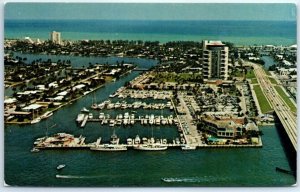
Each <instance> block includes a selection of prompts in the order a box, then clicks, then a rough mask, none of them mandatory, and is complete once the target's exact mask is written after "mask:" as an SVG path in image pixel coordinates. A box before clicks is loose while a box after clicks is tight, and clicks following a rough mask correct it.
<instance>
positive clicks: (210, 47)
mask: <svg viewBox="0 0 300 192" xmlns="http://www.w3.org/2000/svg"><path fill="white" fill-rule="evenodd" d="M202 50H203V58H202V59H203V68H202V74H203V79H204V80H213V79H216V80H217V79H221V80H227V79H228V52H229V51H228V47H226V46H225V44H223V43H222V42H221V41H203V49H202Z"/></svg>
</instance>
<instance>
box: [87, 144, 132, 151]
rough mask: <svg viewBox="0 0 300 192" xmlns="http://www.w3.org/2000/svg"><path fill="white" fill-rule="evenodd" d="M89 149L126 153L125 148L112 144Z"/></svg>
mask: <svg viewBox="0 0 300 192" xmlns="http://www.w3.org/2000/svg"><path fill="white" fill-rule="evenodd" d="M90 149H91V150H93V151H127V147H126V146H124V145H113V144H104V145H98V146H96V147H91V148H90Z"/></svg>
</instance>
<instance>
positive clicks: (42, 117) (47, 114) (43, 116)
mask: <svg viewBox="0 0 300 192" xmlns="http://www.w3.org/2000/svg"><path fill="white" fill-rule="evenodd" d="M52 115H53V112H51V111H47V112H46V113H44V114H43V115H42V116H41V119H47V118H48V117H51V116H52Z"/></svg>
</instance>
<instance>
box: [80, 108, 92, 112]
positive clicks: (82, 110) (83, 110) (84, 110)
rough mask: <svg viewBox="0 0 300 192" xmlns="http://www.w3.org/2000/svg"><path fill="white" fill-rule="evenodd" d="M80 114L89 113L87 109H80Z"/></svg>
mask: <svg viewBox="0 0 300 192" xmlns="http://www.w3.org/2000/svg"><path fill="white" fill-rule="evenodd" d="M81 112H85V113H88V112H90V111H89V110H88V109H87V108H85V107H84V108H82V109H81Z"/></svg>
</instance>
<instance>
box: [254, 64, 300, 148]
mask: <svg viewBox="0 0 300 192" xmlns="http://www.w3.org/2000/svg"><path fill="white" fill-rule="evenodd" d="M252 66H253V67H254V72H255V75H256V77H257V80H258V83H259V84H260V86H261V89H262V91H263V93H264V95H265V96H266V98H267V99H268V101H269V103H270V105H271V107H272V108H273V109H274V111H275V113H276V114H277V116H278V118H279V120H280V122H281V123H282V125H283V127H284V129H285V131H286V133H287V135H288V137H289V139H290V141H291V143H292V145H293V146H294V149H295V151H297V123H296V122H297V114H296V113H295V112H292V111H291V109H290V108H289V106H288V105H287V104H286V103H285V102H284V101H283V99H282V98H281V97H280V95H279V94H278V93H277V91H276V90H275V88H274V87H273V85H272V83H271V82H270V80H269V78H268V76H267V75H266V73H265V71H264V70H263V68H262V67H261V66H259V65H256V64H252Z"/></svg>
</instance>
